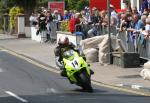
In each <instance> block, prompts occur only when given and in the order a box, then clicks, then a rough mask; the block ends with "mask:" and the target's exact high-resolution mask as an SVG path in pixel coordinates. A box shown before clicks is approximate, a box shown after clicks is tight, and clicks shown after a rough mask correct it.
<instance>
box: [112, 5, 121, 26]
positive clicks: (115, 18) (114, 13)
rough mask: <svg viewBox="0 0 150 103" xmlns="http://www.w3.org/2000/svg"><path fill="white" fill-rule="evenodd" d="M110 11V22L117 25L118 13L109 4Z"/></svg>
mask: <svg viewBox="0 0 150 103" xmlns="http://www.w3.org/2000/svg"><path fill="white" fill-rule="evenodd" d="M110 11H111V23H110V25H112V26H117V24H118V21H119V20H118V14H117V13H116V11H115V8H114V6H113V5H110Z"/></svg>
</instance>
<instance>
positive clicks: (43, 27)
mask: <svg viewBox="0 0 150 103" xmlns="http://www.w3.org/2000/svg"><path fill="white" fill-rule="evenodd" d="M45 13H46V11H45V10H44V11H42V13H41V14H40V16H39V18H38V21H39V29H38V30H37V32H36V34H37V35H38V34H39V32H41V31H43V30H46V29H47V28H46V15H45Z"/></svg>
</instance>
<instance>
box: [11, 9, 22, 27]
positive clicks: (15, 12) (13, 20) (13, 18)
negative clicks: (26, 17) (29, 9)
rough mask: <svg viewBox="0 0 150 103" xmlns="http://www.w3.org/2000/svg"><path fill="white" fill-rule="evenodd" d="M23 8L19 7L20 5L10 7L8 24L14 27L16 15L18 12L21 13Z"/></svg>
mask: <svg viewBox="0 0 150 103" xmlns="http://www.w3.org/2000/svg"><path fill="white" fill-rule="evenodd" d="M23 11H24V9H23V8H21V7H18V6H16V7H12V8H11V9H10V11H9V16H10V26H11V27H15V25H16V16H17V15H18V14H19V13H23Z"/></svg>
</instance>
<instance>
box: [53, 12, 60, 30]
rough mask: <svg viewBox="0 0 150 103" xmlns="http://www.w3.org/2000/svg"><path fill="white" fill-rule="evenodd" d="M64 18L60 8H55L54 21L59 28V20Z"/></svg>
mask: <svg viewBox="0 0 150 103" xmlns="http://www.w3.org/2000/svg"><path fill="white" fill-rule="evenodd" d="M61 20H62V16H61V14H60V13H59V12H58V10H54V13H53V21H54V22H55V23H56V26H57V30H58V29H59V27H58V26H59V22H60V21H61Z"/></svg>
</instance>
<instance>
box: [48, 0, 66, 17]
mask: <svg viewBox="0 0 150 103" xmlns="http://www.w3.org/2000/svg"><path fill="white" fill-rule="evenodd" d="M48 8H49V9H50V10H51V12H54V10H58V12H59V13H61V15H62V16H63V15H64V10H65V3H64V2H63V1H60V2H59V1H53V2H48Z"/></svg>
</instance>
